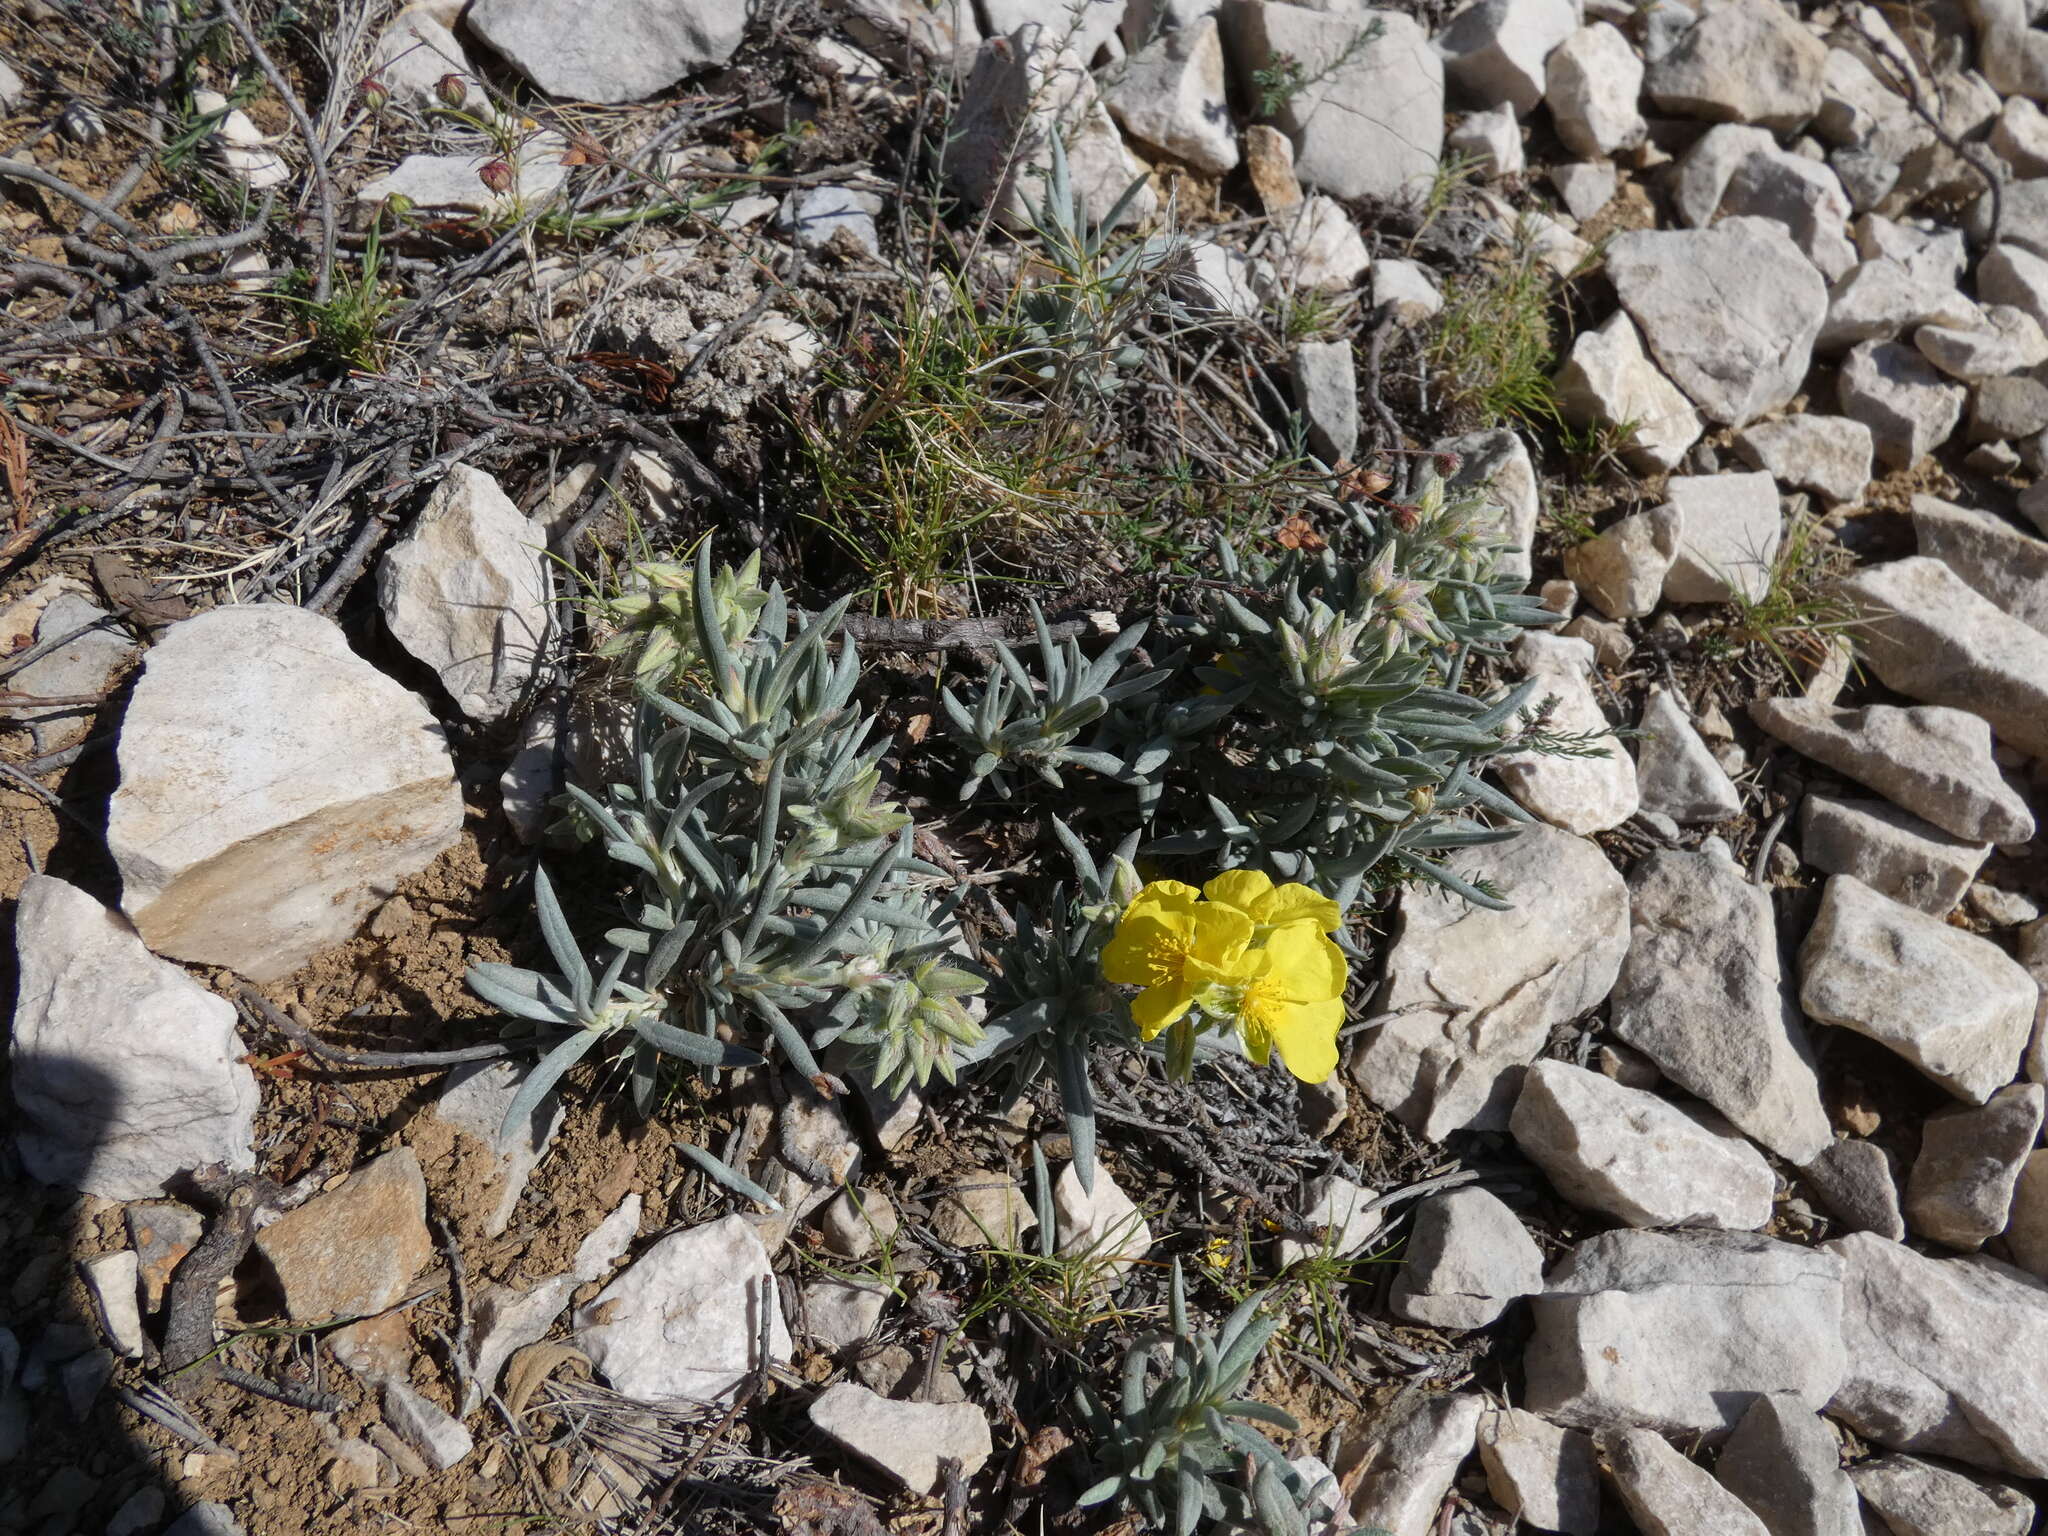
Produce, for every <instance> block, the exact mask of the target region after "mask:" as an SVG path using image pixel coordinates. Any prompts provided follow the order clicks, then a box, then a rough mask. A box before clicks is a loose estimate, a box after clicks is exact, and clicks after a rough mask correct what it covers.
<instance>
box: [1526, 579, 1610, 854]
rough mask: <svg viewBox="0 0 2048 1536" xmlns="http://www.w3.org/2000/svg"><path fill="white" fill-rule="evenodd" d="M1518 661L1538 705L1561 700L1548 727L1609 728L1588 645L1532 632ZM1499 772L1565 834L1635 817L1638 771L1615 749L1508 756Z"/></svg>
mask: <svg viewBox="0 0 2048 1536" xmlns="http://www.w3.org/2000/svg"><path fill="white" fill-rule="evenodd" d="M1573 575H1574V578H1575V579H1577V573H1576V572H1574V573H1573ZM1579 584H1580V585H1581V586H1582V587H1583V586H1584V585H1585V582H1584V581H1583V580H1581V581H1580V583H1579ZM1515 660H1516V662H1517V664H1518V665H1519V666H1520V667H1521V669H1522V671H1523V673H1524V675H1526V676H1528V677H1531V678H1534V679H1536V692H1535V694H1534V695H1533V697H1534V698H1535V699H1537V700H1541V701H1543V702H1544V703H1545V704H1547V703H1548V701H1549V700H1551V699H1555V700H1556V701H1557V702H1556V704H1555V705H1554V706H1551V708H1550V717H1549V724H1550V728H1551V729H1553V730H1556V731H1560V732H1563V733H1565V734H1567V735H1577V734H1580V733H1593V734H1596V735H1597V734H1600V733H1604V732H1608V731H1610V730H1611V729H1612V727H1610V726H1609V725H1608V723H1607V717H1606V716H1605V715H1603V714H1602V713H1601V712H1600V703H1599V700H1598V699H1597V698H1595V697H1594V694H1593V687H1592V684H1591V683H1590V682H1589V681H1588V677H1589V675H1590V673H1591V671H1592V667H1593V648H1592V647H1591V646H1589V645H1587V644H1586V643H1585V642H1584V641H1583V640H1569V639H1565V638H1564V637H1562V636H1558V635H1546V634H1542V633H1540V632H1534V631H1532V632H1531V633H1529V634H1526V635H1524V636H1523V637H1522V639H1521V640H1520V641H1519V642H1518V643H1517V644H1516V646H1515ZM1494 768H1495V771H1496V772H1497V773H1498V774H1499V776H1500V781H1501V784H1502V786H1503V787H1504V788H1506V790H1507V792H1508V793H1509V794H1511V795H1513V796H1514V797H1515V799H1517V800H1518V801H1520V802H1521V803H1522V805H1524V806H1525V807H1527V808H1528V810H1529V811H1531V812H1532V813H1533V814H1535V815H1537V816H1540V817H1541V818H1542V819H1543V820H1545V821H1547V822H1549V823H1550V824H1551V825H1552V826H1555V827H1562V828H1564V829H1565V830H1566V831H1567V832H1577V833H1579V834H1581V835H1588V834H1591V833H1594V832H1605V831H1607V830H1608V829H1609V828H1611V827H1618V826H1620V825H1621V824H1622V823H1623V822H1624V821H1627V820H1628V819H1629V817H1631V816H1633V815H1635V813H1636V804H1637V798H1636V765H1635V762H1634V760H1633V759H1632V758H1630V757H1629V755H1628V754H1627V753H1626V752H1624V751H1622V750H1620V747H1619V744H1618V743H1617V744H1612V745H1609V746H1608V747H1606V748H1605V751H1604V755H1602V756H1598V757H1557V756H1551V755H1545V754H1542V753H1535V752H1513V753H1504V754H1502V755H1501V756H1500V757H1498V758H1496V759H1495V760H1494Z"/></svg>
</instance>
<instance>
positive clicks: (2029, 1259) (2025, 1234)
mask: <svg viewBox="0 0 2048 1536" xmlns="http://www.w3.org/2000/svg"><path fill="white" fill-rule="evenodd" d="M2005 1246H2006V1249H2007V1251H2008V1252H2010V1253H2011V1254H2012V1261H2013V1263H2015V1264H2017V1265H2018V1266H2019V1267H2020V1268H2021V1269H2024V1270H2025V1271H2026V1272H2027V1273H2028V1274H2030V1275H2034V1276H2036V1277H2037V1278H2039V1279H2042V1280H2048V1148H2044V1149H2042V1150H2041V1151H2038V1152H2030V1153H2028V1154H2027V1160H2026V1162H2024V1163H2023V1164H2021V1165H2020V1176H2019V1178H2018V1179H2017V1180H2015V1181H2014V1183H2013V1191H2012V1220H2011V1222H2010V1224H2009V1225H2008V1226H2007V1227H2006V1229H2005Z"/></svg>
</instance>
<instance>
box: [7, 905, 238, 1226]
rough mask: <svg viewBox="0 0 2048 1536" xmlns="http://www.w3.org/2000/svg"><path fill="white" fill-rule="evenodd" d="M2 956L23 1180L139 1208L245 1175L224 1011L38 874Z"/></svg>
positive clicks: (118, 921)
mask: <svg viewBox="0 0 2048 1536" xmlns="http://www.w3.org/2000/svg"><path fill="white" fill-rule="evenodd" d="M14 946H15V956H16V965H17V967H18V973H19V978H20V979H19V988H18V991H17V993H16V1001H15V1009H14V1030H13V1042H12V1047H11V1051H10V1060H11V1062H12V1065H13V1086H14V1102H15V1105H16V1107H17V1108H18V1109H19V1111H20V1115H21V1119H20V1121H19V1123H18V1125H17V1127H16V1136H17V1145H18V1146H19V1148H20V1151H21V1160H22V1165H23V1167H24V1168H25V1169H26V1170H27V1171H28V1173H29V1175H30V1176H31V1177H32V1178H36V1179H40V1180H41V1181H42V1182H44V1183H46V1184H61V1185H65V1186H68V1187H70V1188H74V1189H81V1190H85V1191H86V1192H88V1193H90V1194H95V1195H99V1196H101V1197H103V1198H105V1199H108V1200H139V1199H145V1198H147V1197H149V1196H152V1195H161V1194H162V1193H163V1192H164V1183H165V1181H166V1180H167V1179H171V1178H174V1177H175V1176H177V1175H178V1174H180V1173H183V1172H187V1171H189V1170H191V1169H194V1168H198V1167H201V1166H203V1165H205V1164H207V1163H225V1164H226V1165H227V1166H228V1167H230V1168H234V1169H248V1168H253V1167H255V1165H256V1164H255V1153H254V1151H253V1150H252V1148H251V1146H250V1135H251V1132H252V1130H253V1127H254V1125H255V1120H256V1106H257V1090H256V1078H255V1075H254V1074H253V1073H251V1072H250V1070H249V1068H248V1067H247V1066H246V1065H244V1064H243V1062H242V1059H241V1058H242V1056H243V1055H244V1054H245V1052H244V1047H243V1045H242V1041H241V1038H240V1037H239V1036H238V1035H237V1034H236V1033H235V1009H234V1005H233V1004H232V1003H230V1002H228V1001H227V1000H226V999H224V998H219V997H215V996H214V995H213V994H212V993H211V992H208V991H207V990H206V989H205V988H204V987H202V986H200V985H199V983H197V982H196V981H194V980H192V978H191V977H189V976H187V975H186V974H185V973H184V972H183V971H182V970H180V969H179V968H178V967H177V966H175V965H171V964H169V963H167V962H165V961H162V960H159V959H157V958H156V957H155V956H154V955H152V954H151V953H150V952H149V951H148V950H147V949H146V948H145V947H144V946H143V943H142V940H141V939H140V938H138V937H137V936H136V934H135V930H134V929H133V928H132V927H130V926H129V924H128V921H127V919H125V918H124V917H122V916H121V914H120V913H118V912H111V911H109V910H108V909H107V908H105V907H103V906H101V905H100V904H99V903H98V902H97V901H94V900H93V899H92V898H91V897H90V896H88V895H86V894H85V892H83V891H81V890H79V889H78V888H77V887H76V886H72V885H67V884H65V882H63V881H62V880H58V879H54V878H52V877H51V876H49V875H30V876H29V877H28V879H27V881H26V882H25V883H24V884H23V886H22V888H21V897H20V900H19V902H18V903H17V905H16V907H15V918H14Z"/></svg>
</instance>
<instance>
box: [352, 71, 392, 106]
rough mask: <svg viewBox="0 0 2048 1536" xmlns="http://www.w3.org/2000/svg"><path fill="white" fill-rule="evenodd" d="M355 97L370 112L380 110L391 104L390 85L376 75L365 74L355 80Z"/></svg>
mask: <svg viewBox="0 0 2048 1536" xmlns="http://www.w3.org/2000/svg"><path fill="white" fill-rule="evenodd" d="M356 99H357V100H358V101H360V102H362V104H363V105H364V106H365V107H367V108H369V109H370V110H371V111H372V112H382V111H383V110H384V109H385V108H386V107H388V106H389V105H391V87H390V86H388V85H386V84H385V83H384V82H383V80H381V79H380V78H378V77H377V76H376V75H365V76H363V78H362V79H360V80H358V81H357V82H356Z"/></svg>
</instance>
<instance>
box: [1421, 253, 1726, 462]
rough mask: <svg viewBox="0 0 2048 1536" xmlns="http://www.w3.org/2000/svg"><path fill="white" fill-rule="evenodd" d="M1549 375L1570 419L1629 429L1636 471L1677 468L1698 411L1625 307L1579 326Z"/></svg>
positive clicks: (1627, 446)
mask: <svg viewBox="0 0 2048 1536" xmlns="http://www.w3.org/2000/svg"><path fill="white" fill-rule="evenodd" d="M1380 265H1381V266H1382V267H1384V266H1385V265H1386V263H1385V262H1381V263H1380ZM1552 382H1553V383H1554V384H1555V385H1556V387H1557V404H1558V410H1559V412H1560V413H1561V414H1562V415H1563V417H1564V419H1565V420H1566V421H1567V422H1569V423H1570V424H1571V425H1573V426H1575V427H1625V428H1627V429H1628V440H1627V441H1626V442H1625V443H1624V444H1623V445H1622V448H1621V456H1622V458H1623V459H1624V460H1626V461H1627V462H1628V464H1629V465H1630V467H1632V468H1633V469H1635V470H1637V471H1639V472H1640V473H1643V474H1660V473H1662V472H1664V471H1666V470H1671V469H1676V468H1677V467H1678V465H1679V463H1680V462H1681V461H1682V460H1683V459H1684V458H1685V455H1686V452H1687V450H1689V449H1690V448H1691V447H1692V445H1693V444H1694V443H1696V442H1698V441H1699V437H1700V431H1701V426H1700V418H1699V414H1698V412H1696V411H1694V410H1693V408H1692V402H1691V401H1690V400H1688V399H1686V397H1685V392H1684V391H1683V390H1681V389H1680V388H1679V387H1678V386H1677V385H1676V384H1673V383H1672V382H1671V380H1670V379H1668V378H1666V377H1665V376H1664V373H1663V371H1662V370H1661V369H1659V368H1658V367H1657V365H1656V364H1655V363H1653V362H1651V361H1650V357H1649V354H1648V353H1646V352H1645V351H1644V350H1643V338H1642V333H1641V332H1640V331H1638V330H1637V329H1636V326H1635V322H1634V321H1633V320H1631V319H1629V317H1628V312H1627V311H1626V310H1619V309H1618V310H1616V311H1615V312H1614V313H1613V314H1612V315H1611V316H1609V317H1608V319H1607V320H1606V321H1605V322H1604V323H1602V324H1601V325H1599V326H1596V327H1595V328H1594V329H1592V330H1589V331H1581V332H1579V334H1578V336H1577V337H1576V338H1574V340H1573V342H1572V350H1571V356H1570V357H1569V358H1567V359H1566V361H1565V364H1564V366H1563V367H1562V368H1560V369H1559V370H1558V371H1557V376H1556V378H1555V379H1554V380H1553V381H1552Z"/></svg>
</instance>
